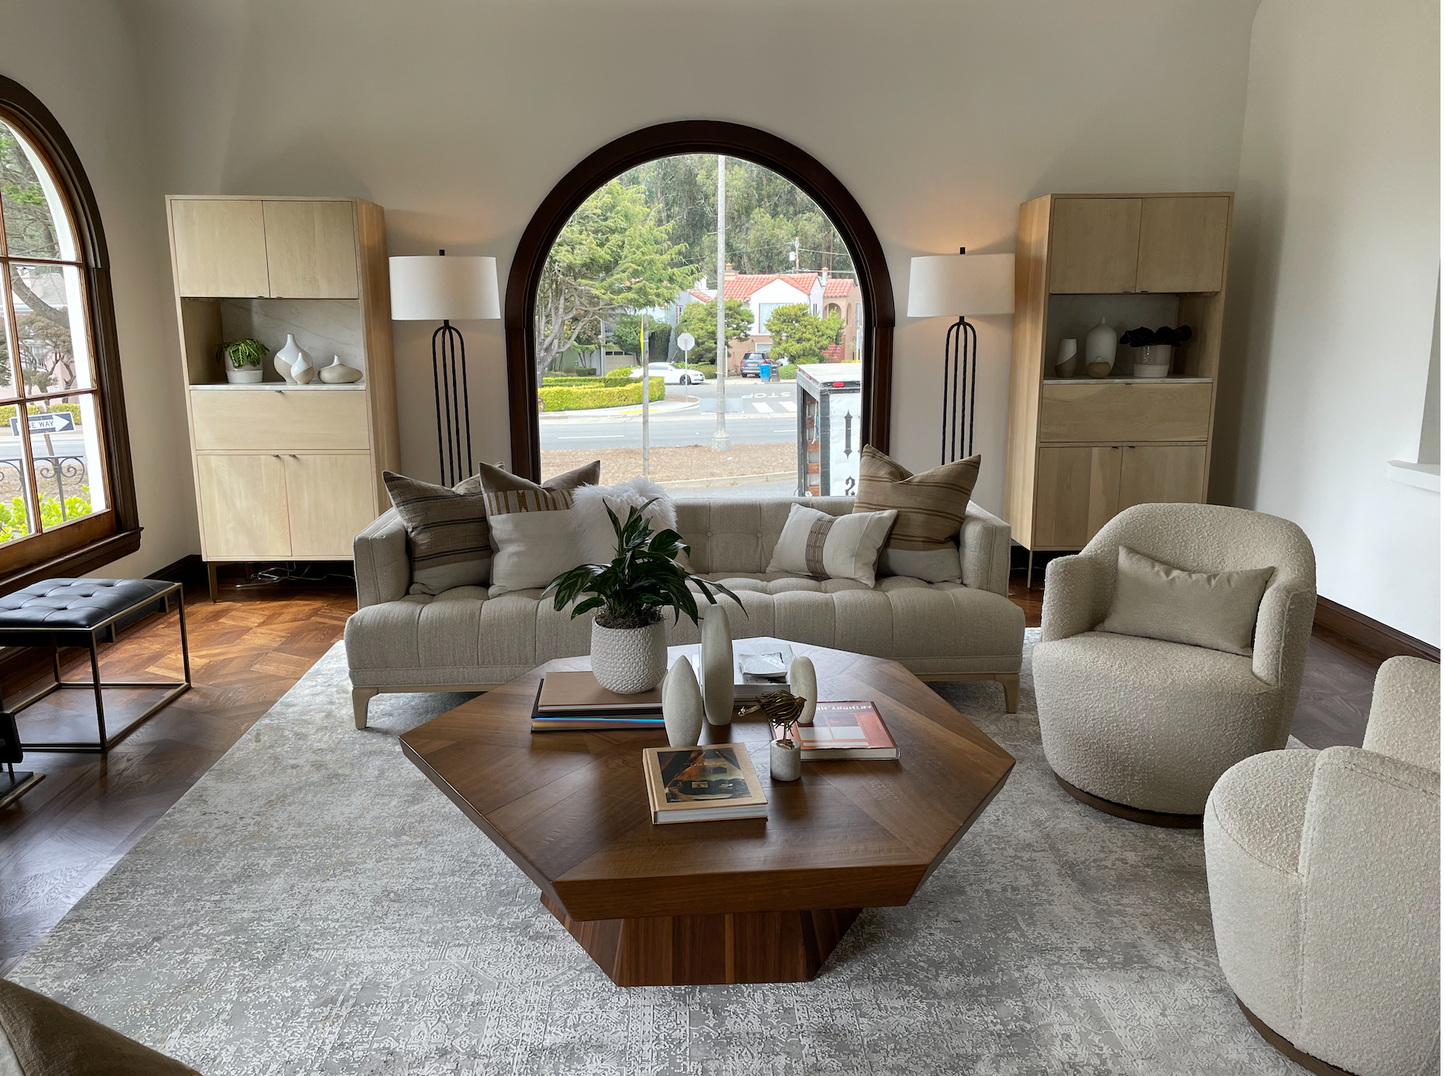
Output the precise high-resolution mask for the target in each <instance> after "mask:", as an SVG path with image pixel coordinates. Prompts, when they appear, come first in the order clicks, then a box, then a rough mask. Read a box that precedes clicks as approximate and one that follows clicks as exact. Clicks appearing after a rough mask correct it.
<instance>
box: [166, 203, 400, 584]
mask: <svg viewBox="0 0 1445 1076" xmlns="http://www.w3.org/2000/svg"><path fill="white" fill-rule="evenodd" d="M167 207H168V210H169V217H170V225H171V257H172V267H173V270H174V273H175V281H176V310H177V315H178V318H179V323H180V337H181V351H182V360H183V361H182V369H181V372H182V378H183V381H184V384H185V389H186V407H187V415H188V419H189V423H190V434H191V449H192V461H193V467H194V473H195V481H196V503H197V510H198V512H199V514H200V530H201V555H202V557H203V558H204V559H205V560H206V561H207V563H208V565H210V567H211V569H212V586H213V591H212V593H213V596H214V582H215V575H214V569H215V565H216V564H217V563H221V562H225V561H242V560H244V561H249V560H278V559H305V560H349V559H350V558H351V541H352V538H353V537H355V535H356V533H357V532H358V531H360V530H361V529H362V528H363V527H365V526H366V525H367V524H368V523H370V522H371V521H372V520H373V519H375V518H376V516H377V515H379V514H380V513H381V512H382V511H383V510H384V509H385V508H386V507H387V506H388V505H389V503H390V502H389V498H388V497H387V494H386V489H385V486H384V484H383V482H382V472H383V471H384V470H396V469H398V466H399V463H400V454H401V453H400V448H399V445H398V438H397V420H396V386H395V376H394V373H393V366H392V350H391V320H390V306H391V298H390V293H389V288H388V274H387V261H386V223H385V218H384V215H383V212H382V209H381V207H380V206H377V205H373V204H372V203H371V202H368V201H365V200H364V199H360V198H320V197H318V198H280V197H277V198H270V197H243V198H222V197H209V198H207V197H189V196H179V195H177V196H172V197H170V198H168V199H167ZM288 332H290V333H294V334H295V335H296V336H297V338H298V343H300V344H301V346H302V347H304V348H305V349H306V350H307V351H308V352H310V353H311V356H312V361H313V363H314V365H315V366H316V367H317V368H318V369H319V368H320V367H321V366H323V365H325V364H327V363H329V362H330V360H331V357H332V355H333V354H337V355H339V356H340V357H341V358H342V361H343V362H345V363H346V364H348V365H350V366H354V367H356V368H358V369H360V370H362V371H363V373H364V376H363V378H362V380H361V381H359V382H356V383H354V384H348V385H327V384H325V383H323V382H321V381H320V379H319V377H318V378H316V379H315V380H313V381H312V382H311V383H310V384H306V385H296V384H291V383H288V382H286V381H284V380H282V379H281V375H280V374H279V373H278V372H277V371H276V369H275V368H274V366H273V365H272V362H271V359H270V358H269V357H268V358H267V360H266V361H265V362H264V363H263V365H262V373H263V377H264V380H262V381H261V382H259V383H255V384H244V385H241V384H235V385H233V384H228V383H227V382H226V377H225V372H224V368H223V367H222V366H221V365H220V363H219V362H218V360H217V351H218V349H219V347H220V346H221V344H222V343H223V342H224V341H229V340H234V339H240V338H242V337H247V336H250V337H254V338H255V339H257V340H260V341H261V342H262V343H263V344H265V345H266V347H267V348H268V349H269V350H270V351H271V353H272V354H273V355H274V353H275V351H276V350H277V349H279V348H280V347H281V345H282V344H284V343H285V336H286V334H287V333H288Z"/></svg>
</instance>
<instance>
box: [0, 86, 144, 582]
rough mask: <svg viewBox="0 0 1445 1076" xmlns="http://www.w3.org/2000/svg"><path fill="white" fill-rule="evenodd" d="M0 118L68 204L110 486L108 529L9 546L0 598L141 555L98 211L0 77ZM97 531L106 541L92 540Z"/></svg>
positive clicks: (49, 122)
mask: <svg viewBox="0 0 1445 1076" xmlns="http://www.w3.org/2000/svg"><path fill="white" fill-rule="evenodd" d="M0 118H3V119H5V120H6V121H7V122H9V123H11V124H13V125H14V126H16V127H17V128H19V129H20V131H21V132H22V133H23V134H24V135H25V137H26V138H27V139H29V140H30V142H31V143H32V145H34V146H35V147H36V148H37V149H38V150H39V151H40V152H41V153H42V154H44V156H45V158H46V160H47V162H48V163H49V164H50V166H51V170H52V172H53V174H54V177H55V180H56V182H57V183H58V184H59V185H60V187H61V188H62V192H63V194H64V196H65V198H66V199H67V201H68V202H69V207H70V211H71V216H72V221H71V223H72V225H73V226H74V229H75V241H76V246H77V248H78V250H79V253H80V259H81V263H82V268H81V275H82V277H83V279H84V283H85V287H84V291H85V295H86V299H87V302H86V310H85V317H86V322H87V327H88V329H89V332H90V340H91V347H92V352H93V354H92V361H93V362H94V367H95V369H94V374H95V383H96V387H97V388H98V389H99V390H100V391H99V399H100V409H101V413H102V423H101V426H102V437H101V444H102V451H103V454H104V457H105V467H106V479H107V481H108V484H109V502H110V511H109V512H108V513H106V514H107V515H109V516H110V517H111V520H112V524H113V525H110V526H101V525H100V520H99V519H97V520H96V522H95V523H90V522H89V521H88V520H83V521H80V522H77V523H73V524H71V525H69V526H66V527H61V528H58V529H56V530H52V531H47V532H45V533H43V534H40V535H36V536H35V537H33V538H28V539H24V540H23V541H22V542H21V543H19V544H17V545H16V546H15V552H17V553H19V552H21V551H22V550H24V551H26V552H28V554H29V555H28V556H26V557H24V558H23V559H21V560H20V561H19V562H18V563H14V562H12V563H9V564H5V565H3V567H0V572H3V574H0V594H9V593H11V592H12V591H15V590H18V589H19V588H21V587H23V586H27V585H29V584H30V583H33V582H37V581H38V580H41V579H48V578H53V577H56V576H68V575H81V574H84V573H85V572H88V571H94V570H95V569H96V568H99V567H101V566H102V565H105V564H109V563H110V562H111V561H114V560H117V559H119V558H120V557H123V556H126V555H127V554H129V553H134V552H135V551H136V550H137V549H139V548H140V536H141V526H140V518H139V513H138V512H137V509H136V497H135V473H134V470H133V468H132V464H131V455H130V433H129V429H128V427H127V425H126V418H125V394H124V392H123V390H122V388H121V376H120V341H119V339H118V337H117V335H116V327H115V300H114V296H113V293H112V290H111V281H110V257H109V254H108V252H107V250H106V245H105V229H104V228H102V227H101V223H100V208H99V206H98V205H97V204H96V200H95V192H94V191H93V190H92V189H91V186H90V180H89V179H87V178H86V175H85V168H84V166H82V165H81V163H80V155H79V154H78V153H76V152H75V147H74V146H73V145H72V144H71V142H70V139H69V137H67V135H66V133H65V131H64V129H63V128H62V127H61V126H60V123H59V121H57V120H56V118H55V117H54V115H52V114H51V112H50V110H49V109H48V108H46V107H45V105H44V104H42V103H41V101H40V99H39V98H37V97H36V96H35V95H34V94H33V93H31V92H30V91H29V90H27V89H26V88H25V87H24V86H22V85H20V83H18V82H15V81H14V80H13V79H9V78H5V77H4V76H0ZM98 531H103V532H104V533H97V532H98Z"/></svg>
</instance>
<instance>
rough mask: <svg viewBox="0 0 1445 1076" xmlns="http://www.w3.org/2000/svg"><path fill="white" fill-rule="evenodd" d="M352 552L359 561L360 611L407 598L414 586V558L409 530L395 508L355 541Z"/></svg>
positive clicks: (373, 523) (357, 595) (357, 602)
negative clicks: (412, 582)
mask: <svg viewBox="0 0 1445 1076" xmlns="http://www.w3.org/2000/svg"><path fill="white" fill-rule="evenodd" d="M351 552H352V555H353V556H354V558H355V560H356V606H357V608H358V609H365V608H366V607H367V606H368V605H380V604H381V603H382V602H394V601H396V600H397V599H398V598H404V597H405V596H406V591H407V588H408V587H409V586H411V556H410V554H409V553H408V552H407V547H406V528H405V527H404V526H402V523H401V517H400V516H398V515H397V514H396V509H395V508H388V509H387V510H386V511H385V512H383V513H382V514H381V515H379V516H377V517H376V519H374V520H372V521H371V522H370V523H369V524H368V525H367V526H366V529H365V530H363V531H362V532H361V533H360V534H358V535H357V536H356V537H355V538H353V539H352V541H351Z"/></svg>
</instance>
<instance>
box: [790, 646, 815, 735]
mask: <svg viewBox="0 0 1445 1076" xmlns="http://www.w3.org/2000/svg"><path fill="white" fill-rule="evenodd" d="M788 690H789V691H791V692H792V693H793V694H794V695H796V696H798V698H800V699H802V700H803V712H802V713H801V714H799V715H798V724H800V725H811V724H812V723H813V714H814V713H816V712H817V709H818V671H817V670H816V669H815V668H813V659H812V658H805V657H796V658H794V659H793V664H792V665H790V666H789V667H788Z"/></svg>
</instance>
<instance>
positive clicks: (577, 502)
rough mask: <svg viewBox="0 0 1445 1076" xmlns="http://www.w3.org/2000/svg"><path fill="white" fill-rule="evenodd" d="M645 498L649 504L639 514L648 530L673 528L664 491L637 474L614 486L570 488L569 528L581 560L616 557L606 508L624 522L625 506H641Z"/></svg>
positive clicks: (590, 561) (603, 561)
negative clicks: (570, 521)
mask: <svg viewBox="0 0 1445 1076" xmlns="http://www.w3.org/2000/svg"><path fill="white" fill-rule="evenodd" d="M653 498H656V500H655V501H653ZM648 501H653V504H652V505H651V506H650V507H648V508H647V510H646V511H644V512H643V515H644V516H646V517H647V519H648V521H649V522H651V524H652V533H653V534H656V533H657V532H658V531H662V530H677V505H676V504H674V503H673V500H672V498H671V497H670V496H668V493H667V491H666V490H664V489H663V488H662V487H661V486H659V485H658V484H657V483H656V482H654V481H652V480H651V479H648V478H643V477H641V476H640V475H639V476H638V477H637V478H634V479H632V480H631V481H628V482H619V483H618V484H617V485H615V486H582V487H581V488H579V489H577V490H574V491H573V504H572V512H571V515H572V527H573V531H574V533H575V534H576V535H577V545H578V547H579V550H580V552H581V554H582V560H581V563H583V564H608V563H611V561H612V558H614V557H615V556H617V532H616V531H614V530H613V529H612V520H610V519H608V518H607V509H608V508H611V509H612V511H613V512H615V513H616V514H617V518H618V519H619V520H620V521H622V522H624V523H625V522H627V510H628V509H629V508H632V507H637V508H641V507H642V506H643V505H644V504H647V502H648Z"/></svg>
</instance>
